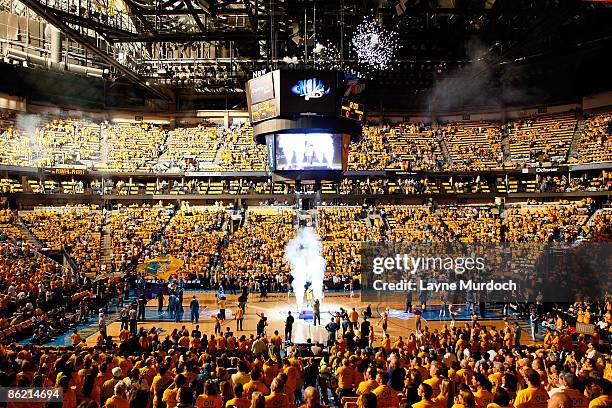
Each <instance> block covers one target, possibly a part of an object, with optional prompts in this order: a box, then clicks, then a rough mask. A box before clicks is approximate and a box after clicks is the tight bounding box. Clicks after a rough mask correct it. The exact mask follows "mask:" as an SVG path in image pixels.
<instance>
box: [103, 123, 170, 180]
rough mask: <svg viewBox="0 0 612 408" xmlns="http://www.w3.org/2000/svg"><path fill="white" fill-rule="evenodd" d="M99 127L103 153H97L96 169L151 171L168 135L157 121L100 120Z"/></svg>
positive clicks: (163, 148)
mask: <svg viewBox="0 0 612 408" xmlns="http://www.w3.org/2000/svg"><path fill="white" fill-rule="evenodd" d="M101 128H102V131H101V134H102V140H101V150H104V151H106V153H105V154H101V155H100V156H101V162H100V163H98V164H97V165H96V167H97V168H98V169H100V170H111V171H118V172H134V171H144V172H153V171H154V170H155V169H156V165H157V161H158V157H159V156H160V154H161V153H162V152H163V151H164V150H165V149H166V145H165V143H166V137H167V135H168V133H167V131H166V130H165V129H164V128H163V127H162V126H161V125H155V124H149V123H140V124H128V123H121V124H109V123H103V124H102V125H101Z"/></svg>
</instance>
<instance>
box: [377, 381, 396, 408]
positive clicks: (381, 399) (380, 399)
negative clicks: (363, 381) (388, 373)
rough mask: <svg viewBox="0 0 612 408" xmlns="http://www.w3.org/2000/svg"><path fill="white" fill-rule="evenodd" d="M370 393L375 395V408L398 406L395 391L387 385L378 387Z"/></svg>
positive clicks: (394, 407)
mask: <svg viewBox="0 0 612 408" xmlns="http://www.w3.org/2000/svg"><path fill="white" fill-rule="evenodd" d="M372 393H373V394H374V395H376V399H377V408H397V406H398V405H399V398H397V391H395V390H394V389H393V388H391V387H389V386H388V385H379V386H378V387H376V389H375V390H374V391H372Z"/></svg>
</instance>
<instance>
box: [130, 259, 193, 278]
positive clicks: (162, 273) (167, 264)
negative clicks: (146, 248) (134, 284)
mask: <svg viewBox="0 0 612 408" xmlns="http://www.w3.org/2000/svg"><path fill="white" fill-rule="evenodd" d="M183 263H184V262H183V260H181V259H178V258H175V257H173V256H164V257H159V258H153V259H150V260H148V261H145V262H144V263H143V264H142V265H138V272H139V273H142V274H143V276H144V278H145V279H164V280H168V279H169V278H170V277H171V276H172V275H176V274H177V273H178V270H179V269H180V268H181V266H183Z"/></svg>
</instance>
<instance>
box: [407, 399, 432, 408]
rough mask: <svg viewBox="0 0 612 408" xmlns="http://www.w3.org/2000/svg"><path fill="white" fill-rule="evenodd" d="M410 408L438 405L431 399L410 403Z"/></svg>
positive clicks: (428, 407)
mask: <svg viewBox="0 0 612 408" xmlns="http://www.w3.org/2000/svg"><path fill="white" fill-rule="evenodd" d="M412 408H438V405H437V404H436V403H435V402H433V401H419V402H415V403H414V404H412Z"/></svg>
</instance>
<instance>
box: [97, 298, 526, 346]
mask: <svg viewBox="0 0 612 408" xmlns="http://www.w3.org/2000/svg"><path fill="white" fill-rule="evenodd" d="M194 295H195V296H196V299H198V302H199V304H200V319H199V325H200V330H201V331H202V332H203V333H206V334H209V335H210V334H213V333H214V318H213V316H214V315H216V314H217V313H218V310H219V307H218V305H217V303H216V298H215V293H212V292H185V295H184V297H183V307H184V310H185V313H184V315H183V320H182V322H180V323H175V322H172V321H168V318H169V317H168V315H167V313H166V312H165V309H166V305H167V298H166V299H164V313H165V314H164V315H162V318H163V321H160V319H159V317H157V299H152V300H150V301H149V302H148V304H147V315H151V314H153V315H156V316H153V317H152V318H150V319H147V320H146V321H145V322H139V323H138V327H139V328H140V327H145V328H146V329H150V328H151V327H155V328H157V329H162V337H161V338H162V339H163V338H164V336H165V335H167V334H170V333H171V332H172V330H174V329H175V328H176V329H180V328H181V327H182V326H185V328H187V329H188V330H192V329H193V328H194V327H195V324H192V323H191V322H190V321H189V318H190V316H189V302H190V301H191V299H192V296H194ZM237 297H238V296H237V295H231V294H228V295H227V306H226V315H227V319H226V320H225V321H224V323H223V325H222V329H223V331H225V328H226V327H229V328H230V330H231V331H233V332H234V335H235V336H237V337H240V336H241V335H243V334H245V335H250V334H251V333H255V329H256V325H257V322H258V320H259V317H258V316H257V313H259V314H262V313H263V314H265V316H266V317H267V318H268V327H267V329H266V332H267V334H268V335H272V334H273V333H274V331H275V330H278V331H279V333H280V334H281V336H282V335H283V333H284V327H285V323H284V322H285V319H286V316H287V312H288V311H289V310H291V312H292V314H294V316H295V315H296V313H297V312H296V306H295V298H294V297H293V295H291V297H288V295H286V294H270V295H269V296H268V298H267V299H266V300H259V295H258V294H255V296H249V301H248V303H247V308H246V314H245V317H244V323H243V329H244V330H243V331H237V330H236V321H235V320H234V310H235V309H236V308H237V307H238V302H237ZM367 306H368V304H367V303H365V302H361V300H360V298H359V294H355V295H353V297H351V296H349V295H348V294H346V293H342V294H326V296H325V298H324V299H323V302H322V305H321V323H322V326H319V325H318V326H314V325H313V324H312V321H306V320H301V319H298V318H297V316H295V317H296V319H295V323H294V325H293V334H292V335H293V341H294V342H298V343H303V342H306V340H307V339H311V340H312V342H325V340H326V339H327V332H326V330H325V329H324V326H325V325H326V324H327V322H329V321H330V320H331V317H332V313H336V312H337V311H339V310H340V308H341V307H342V308H344V309H348V310H350V309H352V308H355V309H356V310H357V311H359V312H360V314H361V312H362V311H363V310H365V309H366V307H367ZM386 307H389V308H391V309H398V310H404V305H403V304H399V303H372V304H371V308H372V313H373V317H372V319H371V322H372V326H373V329H374V332H375V335H376V338H377V339H379V338H381V337H382V327H381V326H380V314H381V313H382V312H383V311H384V310H385V308H386ZM445 323H446V324H450V322H441V321H429V322H426V323H425V324H426V325H427V326H429V328H430V329H437V328H441V327H442V326H443V325H444V324H445ZM464 323H465V322H461V321H458V322H457V325H463V324H464ZM481 324H484V325H486V326H488V327H490V326H495V327H496V328H502V327H503V326H504V322H503V320H488V321H483V322H481ZM120 327H121V324H120V322H113V323H111V324H110V325H109V326H108V329H107V330H108V334H109V335H111V336H113V337H115V338H116V336H118V334H119V331H120ZM414 330H415V322H414V319H413V318H410V319H405V318H395V317H390V318H389V325H388V332H389V334H390V336H391V338H392V339H395V338H397V337H398V336H403V337H404V338H406V337H407V336H408V335H409V334H410V333H411V332H413V331H414ZM522 337H523V338H524V339H525V340H526V341H527V340H530V339H529V336H528V335H527V334H526V333H524V335H523V336H522ZM94 342H95V336H91V337H89V338H88V339H87V343H88V344H93V343H94Z"/></svg>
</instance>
